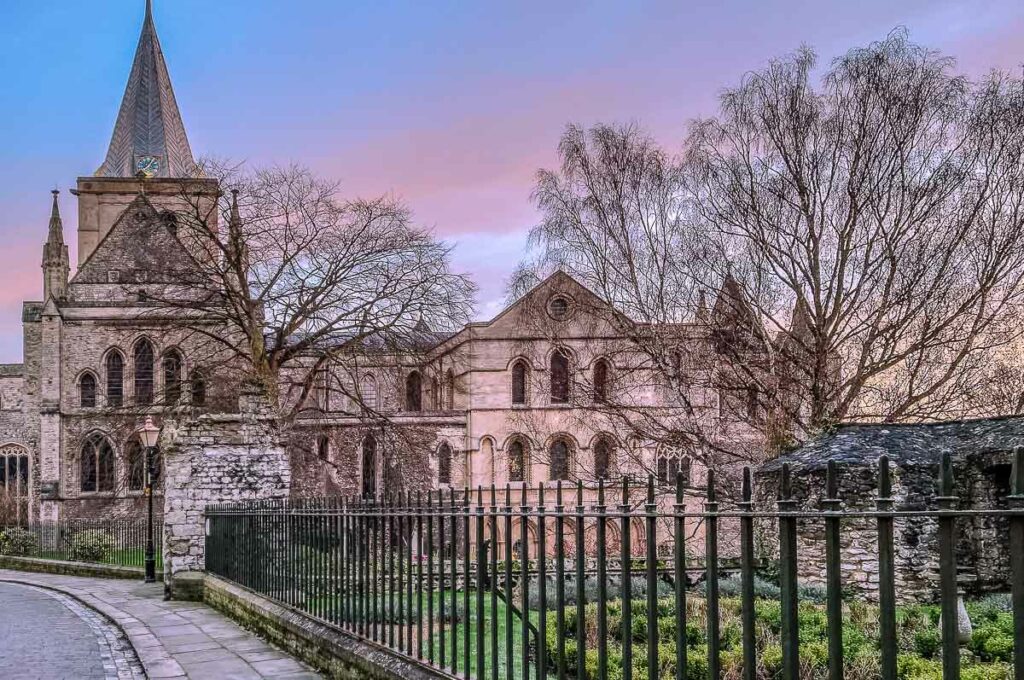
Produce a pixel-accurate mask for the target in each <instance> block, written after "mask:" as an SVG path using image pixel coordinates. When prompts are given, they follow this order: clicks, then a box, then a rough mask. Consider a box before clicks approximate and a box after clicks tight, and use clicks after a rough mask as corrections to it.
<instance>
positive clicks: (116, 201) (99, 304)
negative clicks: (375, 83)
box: [0, 2, 759, 524]
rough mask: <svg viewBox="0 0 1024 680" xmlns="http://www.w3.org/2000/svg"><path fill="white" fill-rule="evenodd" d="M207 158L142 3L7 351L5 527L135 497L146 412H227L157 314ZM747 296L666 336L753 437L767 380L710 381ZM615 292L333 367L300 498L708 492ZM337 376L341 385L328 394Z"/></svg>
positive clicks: (300, 459) (303, 448) (697, 393)
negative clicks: (617, 311) (74, 218)
mask: <svg viewBox="0 0 1024 680" xmlns="http://www.w3.org/2000/svg"><path fill="white" fill-rule="evenodd" d="M196 167H197V166H196V162H195V160H194V158H193V154H192V149H191V147H190V145H189V141H188V135H187V133H186V128H185V125H184V122H183V118H182V115H181V113H180V111H179V109H178V105H177V103H176V101H175V96H174V89H173V87H172V84H171V79H170V76H169V73H168V68H167V65H166V63H165V60H164V55H163V53H162V50H161V47H160V41H159V39H158V37H157V31H156V27H155V23H154V19H153V12H152V4H151V2H147V9H146V15H145V19H144V23H143V27H142V33H141V37H140V38H139V43H138V49H137V52H136V55H135V60H134V63H133V64H132V67H131V72H130V75H129V78H128V84H127V87H126V89H125V93H124V98H123V101H122V103H121V108H120V111H119V113H118V115H117V119H116V123H115V124H114V129H113V134H112V137H111V140H110V145H109V150H108V152H107V155H106V158H105V159H104V160H103V162H102V164H101V165H100V166H99V168H98V169H97V170H96V171H95V172H94V173H93V174H90V175H86V176H82V177H79V178H78V180H77V184H76V186H75V188H74V189H72V190H71V192H70V193H71V195H72V196H73V198H74V200H77V207H78V235H77V238H78V257H77V262H76V263H75V266H74V268H73V271H72V266H71V263H70V261H69V254H68V246H67V243H66V240H65V239H66V237H67V235H66V234H65V231H64V226H63V222H62V219H61V210H62V209H65V210H66V209H67V202H66V200H64V201H62V196H61V195H60V194H59V193H58V192H56V191H55V192H53V197H52V206H51V213H50V219H49V224H48V228H47V230H46V241H45V244H44V245H43V256H42V297H41V299H40V300H39V301H29V302H25V303H24V305H23V312H22V322H23V327H24V346H23V352H24V355H23V363H21V364H11V365H4V366H0V400H2V403H0V407H2V411H0V429H2V438H0V441H2V443H3V446H2V448H0V494H2V495H0V498H2V500H3V504H2V505H0V513H2V514H0V524H3V523H8V522H12V521H13V522H21V523H25V522H47V521H54V520H57V519H61V518H78V517H81V518H92V517H105V516H112V515H117V514H122V515H123V514H126V513H133V512H137V511H139V510H140V509H141V507H142V498H143V492H144V489H143V486H144V471H143V458H144V454H143V450H142V447H141V445H140V441H139V437H138V434H137V430H138V427H139V425H140V422H141V420H142V419H144V418H145V417H146V416H151V417H153V418H154V419H155V420H157V421H158V422H162V423H166V422H169V421H172V420H174V419H176V418H177V419H180V418H189V417H195V416H196V414H200V413H209V412H211V411H213V410H215V409H216V408H217V402H216V400H213V399H211V394H212V393H213V391H214V389H213V386H212V385H210V384H209V382H212V381H209V380H208V377H207V376H206V375H204V372H203V371H202V367H201V366H200V365H199V364H200V359H199V358H198V357H197V355H196V351H195V347H194V346H193V344H192V343H193V339H192V338H191V337H190V336H189V334H188V333H185V332H184V331H183V330H181V329H178V328H176V327H175V325H174V320H173V319H166V318H157V317H155V316H153V315H152V314H147V313H146V310H147V306H148V303H147V297H146V289H147V286H148V285H150V280H149V275H150V273H151V272H152V271H153V269H154V259H153V258H156V257H162V256H166V254H167V253H168V252H173V249H174V248H178V247H181V246H180V244H178V243H176V241H175V238H174V231H173V229H172V228H169V221H170V220H169V217H168V216H169V215H173V213H174V210H175V209H176V204H175V201H176V200H177V196H178V192H179V191H180V186H181V182H182V181H183V180H188V181H189V182H190V187H192V188H193V189H194V191H195V192H196V194H197V195H199V196H200V198H201V199H202V200H206V201H209V202H210V203H211V205H212V204H216V202H217V201H218V200H220V190H219V187H218V184H217V181H216V180H212V179H204V178H203V177H201V176H197V174H196V172H197V171H196ZM214 212H216V211H214ZM40 233H42V230H40ZM741 296H742V291H740V290H739V286H738V285H737V284H736V283H735V281H731V280H730V279H729V278H728V277H727V279H726V281H725V284H724V285H723V287H722V290H721V292H720V293H719V296H718V299H717V300H715V301H713V303H712V305H711V306H710V308H709V309H705V308H704V307H703V306H702V311H701V313H700V314H699V315H698V317H697V318H695V319H694V320H693V321H692V322H689V323H679V324H673V325H672V327H671V328H668V329H666V332H667V333H668V334H669V337H670V338H672V339H673V342H678V343H679V345H680V346H681V347H685V349H686V352H685V357H683V355H677V362H680V363H677V364H676V366H675V369H674V370H675V371H677V372H680V371H681V372H685V373H687V374H688V375H690V374H692V375H693V376H704V377H705V379H703V380H699V381H698V380H693V381H692V384H691V382H689V381H688V382H687V386H686V388H685V389H687V390H688V399H687V400H688V401H689V403H690V404H691V405H692V407H691V409H690V410H689V417H691V418H697V419H701V420H704V421H706V422H708V423H711V424H712V425H713V430H714V432H715V436H716V437H719V438H720V439H721V440H723V441H725V440H728V441H731V442H737V441H739V442H744V443H745V444H746V445H747V448H748V450H749V451H755V450H757V449H758V447H759V435H758V433H757V430H756V428H753V427H751V425H750V422H749V421H750V420H752V419H755V418H757V417H758V413H757V409H758V407H757V404H756V395H748V394H746V393H745V392H742V390H736V389H731V390H726V389H716V388H713V387H711V385H712V384H713V383H714V382H715V380H714V379H713V378H708V376H713V375H714V374H715V371H716V366H717V365H718V363H720V362H721V361H722V358H721V356H720V355H719V354H716V352H715V348H714V344H715V337H716V333H717V332H720V331H722V329H724V328H728V327H730V324H733V325H735V322H736V315H735V314H730V313H729V311H730V310H735V309H736V308H737V306H738V305H739V306H742V305H741V300H740V297H741ZM606 308H610V306H609V305H608V304H607V303H606V302H605V301H603V300H600V299H598V298H597V297H596V296H595V295H594V294H593V293H591V292H590V291H589V290H587V289H586V288H585V287H584V286H583V285H581V284H580V283H578V282H577V281H575V280H574V279H573V278H572V277H570V276H568V275H566V274H564V273H555V274H554V275H552V276H551V277H549V278H548V279H547V280H545V281H543V282H541V283H540V284H539V285H538V286H536V287H535V288H534V289H533V290H532V291H530V292H529V293H528V294H526V295H525V296H523V297H522V298H521V299H519V300H518V301H516V302H515V303H513V304H512V305H511V306H509V307H508V308H507V309H505V310H504V311H503V312H502V313H500V314H499V315H497V316H496V317H495V318H493V319H491V320H489V321H481V322H475V323H471V324H469V325H467V326H465V327H464V328H462V329H461V330H460V331H459V332H457V333H454V334H445V335H436V334H431V333H429V331H428V330H427V329H424V333H423V338H424V344H425V347H424V348H423V351H422V353H421V354H418V355H417V358H416V361H415V363H413V362H410V361H406V360H403V358H402V357H397V358H396V357H395V356H387V357H384V356H380V355H373V356H369V357H368V358H367V359H366V360H365V361H363V362H362V363H361V366H360V369H359V371H358V373H355V372H353V371H352V370H351V367H345V366H337V367H333V368H330V369H328V370H327V371H326V372H325V376H324V377H323V379H322V381H321V383H320V384H321V389H319V391H318V393H317V394H316V395H315V397H314V399H315V401H316V403H315V404H314V408H311V409H308V410H307V411H306V415H305V416H304V417H303V418H301V419H300V420H299V421H298V422H297V423H296V424H295V427H294V432H293V433H292V435H291V438H290V444H289V457H290V467H291V469H292V482H291V483H292V486H293V488H292V494H293V495H295V496H302V495H322V494H348V495H363V496H377V495H379V494H386V493H389V492H393V491H396V490H403V489H404V490H413V489H438V488H462V487H474V488H475V487H478V486H479V487H489V486H491V485H497V486H498V487H500V488H505V487H509V488H513V489H519V488H529V487H535V486H536V485H537V484H538V483H541V482H544V483H547V482H553V481H556V480H566V481H570V480H571V481H572V482H573V483H575V482H576V481H577V480H579V481H583V482H584V483H585V485H586V489H587V493H588V494H592V493H593V491H594V489H595V488H596V484H597V480H598V479H601V478H613V477H622V476H625V475H634V474H635V476H636V477H637V478H646V477H647V475H648V474H654V475H655V476H656V477H657V479H658V481H659V482H660V483H661V484H662V485H663V487H662V488H663V489H664V490H665V491H666V493H668V492H669V491H671V488H672V482H673V480H674V479H676V477H677V475H680V474H681V475H682V476H683V477H684V478H685V480H686V483H687V487H688V488H691V489H692V490H693V494H694V497H693V499H692V500H693V501H694V502H699V501H700V494H699V493H698V492H697V491H696V489H698V488H699V487H700V484H701V479H702V474H703V472H702V469H701V468H702V465H701V464H700V463H699V462H698V459H700V460H704V461H706V460H707V457H706V456H700V457H695V456H691V452H688V451H686V450H685V447H680V446H678V445H669V444H666V443H665V442H664V441H659V438H658V437H653V436H647V435H645V431H649V429H648V428H645V427H644V426H643V422H642V421H645V420H649V421H651V422H654V421H658V422H662V423H664V422H670V421H671V419H672V418H673V417H674V416H675V414H678V412H679V411H680V409H681V405H680V403H679V385H678V384H673V385H668V384H664V380H662V379H661V377H660V376H661V374H662V373H664V371H658V370H655V369H654V368H652V367H650V366H647V365H646V364H645V363H644V361H643V360H642V359H641V358H639V357H638V353H637V352H636V351H635V349H634V348H632V347H631V345H630V341H629V340H628V339H627V338H625V337H624V336H623V333H622V330H621V328H617V327H616V326H614V325H613V324H609V323H608V322H607V319H608V318H609V315H608V314H604V313H599V312H601V311H602V310H605V309H606ZM698 349H699V351H697V350H698ZM335 382H338V383H345V384H346V389H344V390H332V389H331V387H330V386H331V385H332V384H334V383H335ZM351 394H358V395H360V398H361V401H362V402H363V405H364V406H368V407H372V408H373V409H374V410H375V411H379V412H381V413H384V414H387V415H388V418H387V423H385V424H382V423H381V422H377V421H375V422H373V423H370V422H367V419H366V418H365V409H364V408H360V407H359V406H358V405H356V404H354V403H353V400H352V399H351V398H350V397H348V396H345V395H351ZM737 395H738V396H737ZM751 397H753V398H751ZM398 454H402V455H398ZM399 477H404V479H405V480H406V482H404V483H400V482H398V481H396V480H398V478H399ZM409 480H413V481H411V482H410V481H409ZM157 493H158V494H159V491H158V492H157Z"/></svg>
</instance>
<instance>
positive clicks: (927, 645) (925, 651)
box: [914, 628, 942, 659]
mask: <svg viewBox="0 0 1024 680" xmlns="http://www.w3.org/2000/svg"><path fill="white" fill-rule="evenodd" d="M941 647H942V633H941V632H940V631H939V629H938V628H921V629H920V630H918V631H917V632H916V633H914V650H915V651H916V652H917V653H918V654H920V655H921V656H922V657H924V658H925V659H934V658H935V656H936V655H937V654H938V653H939V649H940V648H941Z"/></svg>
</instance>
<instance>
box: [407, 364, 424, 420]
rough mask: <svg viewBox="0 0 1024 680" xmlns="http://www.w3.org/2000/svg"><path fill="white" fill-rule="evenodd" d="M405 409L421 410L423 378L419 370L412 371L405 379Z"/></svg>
mask: <svg viewBox="0 0 1024 680" xmlns="http://www.w3.org/2000/svg"><path fill="white" fill-rule="evenodd" d="M405 410H406V411H413V412H419V411H422V410H423V378H422V377H421V376H420V372H419V371H413V372H412V373H410V374H409V375H408V376H407V377H406V379H405Z"/></svg>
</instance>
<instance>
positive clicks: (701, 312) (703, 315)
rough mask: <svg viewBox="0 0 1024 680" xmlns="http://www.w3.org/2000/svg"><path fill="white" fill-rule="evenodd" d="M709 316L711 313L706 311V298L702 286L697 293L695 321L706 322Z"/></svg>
mask: <svg viewBox="0 0 1024 680" xmlns="http://www.w3.org/2000/svg"><path fill="white" fill-rule="evenodd" d="M710 318H711V313H710V312H709V311H708V299H707V296H706V295H705V294H704V289H703V288H702V289H701V290H700V292H699V293H697V322H698V323H707V322H708V320H709V319H710Z"/></svg>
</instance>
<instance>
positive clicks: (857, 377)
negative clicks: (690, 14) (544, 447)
mask: <svg viewBox="0 0 1024 680" xmlns="http://www.w3.org/2000/svg"><path fill="white" fill-rule="evenodd" d="M814 63H815V59H814V55H813V53H812V52H811V51H810V50H807V49H802V50H800V51H799V52H797V53H796V54H795V55H793V56H791V57H787V58H784V59H781V60H778V61H774V62H772V63H771V64H770V65H769V66H768V67H767V68H765V69H763V70H761V71H758V72H754V73H751V74H749V75H747V76H746V77H745V78H744V80H743V82H742V83H741V84H740V85H739V86H738V87H737V88H734V89H731V90H727V91H726V92H725V93H724V94H723V95H722V99H721V111H720V114H719V115H718V116H717V117H715V118H711V119H708V120H703V121H698V122H696V123H695V124H694V125H693V127H692V129H691V133H690V135H689V137H688V139H687V142H686V145H685V153H684V154H682V155H681V156H680V157H678V158H675V157H673V156H671V155H670V154H668V153H666V152H665V151H663V150H662V149H660V148H658V146H657V145H656V144H654V143H653V142H652V141H651V140H650V139H649V138H648V137H646V136H645V135H644V134H643V133H642V132H640V131H639V130H637V129H636V128H634V127H615V126H605V125H602V126H597V127H596V128H594V129H592V130H590V131H584V130H582V129H580V128H577V127H570V128H569V129H568V131H567V132H566V134H565V135H564V137H563V139H562V142H561V144H560V146H559V152H560V156H561V161H562V163H561V168H560V170H559V171H557V172H551V171H544V172H541V173H540V174H539V177H538V182H537V187H536V190H535V194H534V195H535V199H536V202H537V204H538V206H539V207H540V209H541V212H542V216H543V219H542V222H541V224H540V225H539V226H538V227H537V228H536V229H535V230H534V232H533V244H534V246H535V252H536V259H534V260H532V261H530V262H528V263H526V264H525V265H524V266H523V267H522V269H521V271H520V272H519V275H518V276H517V279H516V282H517V283H518V284H519V285H518V286H517V285H513V294H515V293H517V292H519V290H520V289H521V287H522V286H523V285H524V284H526V283H528V282H530V281H532V280H536V277H537V276H538V275H539V274H540V273H543V272H544V271H547V270H550V269H553V268H561V269H564V270H566V271H567V272H568V273H570V274H571V275H573V276H574V277H575V278H577V279H578V280H580V281H581V282H582V283H583V284H584V285H586V286H588V287H589V288H590V289H591V290H593V291H594V292H595V293H596V294H597V295H598V296H599V297H601V298H604V299H605V300H607V301H609V303H610V308H609V311H608V312H606V313H605V314H604V316H603V318H604V319H606V320H607V321H608V322H609V323H612V324H613V325H614V326H615V327H616V329H617V330H618V331H620V332H621V335H622V337H624V338H627V339H628V340H629V341H630V344H631V345H632V347H631V351H633V352H634V353H636V354H638V355H639V356H640V359H638V360H634V361H633V363H634V364H636V365H639V366H642V367H643V370H645V371H651V372H653V373H654V374H655V375H657V376H658V378H659V379H660V382H662V383H663V384H667V385H669V386H670V387H671V388H672V389H674V390H675V391H676V392H677V393H678V395H679V400H680V401H679V404H680V406H681V408H682V411H681V413H682V417H679V418H674V419H669V420H665V419H663V418H662V419H658V423H659V424H656V425H655V426H654V427H652V428H646V426H643V427H645V429H650V430H651V431H652V432H653V433H654V435H655V438H658V439H661V438H668V439H669V440H671V438H672V437H673V436H677V437H678V438H680V439H683V440H690V441H696V442H698V443H699V444H700V445H701V446H705V447H710V448H711V449H712V450H716V449H717V450H720V449H726V450H727V449H729V448H730V447H729V445H728V441H727V440H728V439H729V438H730V437H729V436H728V435H727V436H726V438H725V441H723V439H722V437H721V436H720V434H721V433H720V432H715V428H716V427H719V426H720V425H721V422H722V421H721V419H720V418H719V419H718V420H716V419H714V418H711V419H708V418H701V417H699V416H700V415H701V409H700V408H699V407H698V405H697V404H695V403H694V400H693V398H692V394H693V392H692V390H693V388H694V386H695V385H694V383H695V381H696V382H705V383H706V386H707V387H708V388H709V389H712V390H714V391H716V392H717V393H718V395H719V400H718V401H719V410H720V411H721V410H722V409H723V408H724V409H726V410H732V411H737V412H744V411H745V413H740V415H741V416H742V417H743V419H744V420H746V422H747V423H749V424H750V425H752V426H754V427H756V428H758V429H759V430H760V431H761V433H762V436H764V437H765V438H766V440H767V443H768V445H769V448H771V449H778V448H779V447H781V446H784V445H786V444H788V443H791V442H793V441H799V440H800V439H802V438H803V437H805V436H807V434H808V433H811V432H814V431H816V430H819V429H821V428H824V427H828V426H830V425H831V424H833V423H836V422H843V421H849V420H859V419H878V420H889V421H918V420H927V419H934V418H942V417H955V416H960V415H968V414H972V413H977V412H978V409H977V404H976V393H975V392H972V389H973V386H974V385H976V384H977V380H976V378H977V376H978V375H979V371H980V370H982V369H983V368H984V367H985V366H986V365H987V363H988V357H990V356H991V352H993V351H994V350H996V349H998V348H1000V347H1003V346H1005V345H1006V343H1008V342H1011V341H1012V340H1013V339H1014V337H1015V336H1016V334H1018V333H1019V332H1020V328H1021V324H1020V323H1019V319H1020V318H1021V317H1020V311H1021V296H1022V293H1024V290H1022V281H1024V210H1022V208H1024V204H1022V200H1024V93H1022V86H1021V81H1020V80H1018V79H1013V78H1011V77H1009V76H1007V75H1005V74H1001V73H993V74H991V75H990V76H988V77H987V78H985V79H984V80H982V81H981V82H978V83H971V82H969V81H968V80H966V79H965V78H963V77H962V76H959V75H957V74H956V73H955V72H954V65H953V62H952V61H951V60H950V59H948V58H944V57H942V56H940V55H938V54H936V53H935V52H932V51H930V50H927V49H924V48H922V47H919V46H917V45H914V44H912V43H910V42H909V41H908V40H907V38H906V36H905V35H904V34H902V33H899V32H897V33H893V34H891V35H890V36H888V37H887V38H886V39H885V40H883V41H881V42H879V43H875V44H872V45H869V46H868V47H866V48H863V49H855V50H852V51H851V52H849V53H848V54H846V55H844V56H842V57H840V58H838V59H837V60H835V62H833V64H832V65H831V67H830V68H829V69H828V70H827V71H826V72H825V73H824V75H823V76H822V78H821V81H820V84H817V85H816V84H814V83H813V82H812V71H813V66H814ZM703 300H714V304H713V305H711V306H710V308H709V306H708V305H706V304H704V303H703V302H702V301H703ZM680 350H681V351H682V353H683V356H682V358H680V356H679V354H678V352H680ZM624 363H625V362H624ZM686 366H689V367H690V369H691V370H689V371H686V370H681V368H682V367H686ZM597 407H600V410H601V411H602V412H603V413H604V414H607V413H617V414H619V417H621V418H623V419H626V420H629V421H630V422H633V423H644V420H643V419H637V418H635V417H634V415H635V413H636V412H637V409H635V408H630V406H629V403H628V402H625V401H610V402H607V403H605V404H604V405H595V408H597ZM665 423H667V424H668V428H667V431H666V428H665V427H664V424H665Z"/></svg>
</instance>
